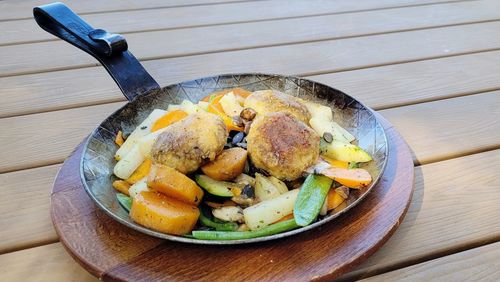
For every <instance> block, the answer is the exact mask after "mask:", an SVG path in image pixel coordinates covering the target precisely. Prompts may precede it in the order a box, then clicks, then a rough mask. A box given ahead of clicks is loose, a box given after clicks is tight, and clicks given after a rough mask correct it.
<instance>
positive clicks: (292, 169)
mask: <svg viewBox="0 0 500 282" xmlns="http://www.w3.org/2000/svg"><path fill="white" fill-rule="evenodd" d="M319 140H320V137H319V136H318V134H317V133H316V132H315V131H314V130H313V129H311V128H310V127H309V126H307V125H306V124H305V123H303V122H302V121H300V120H298V119H297V118H295V117H294V116H293V115H291V114H289V113H285V112H274V113H267V114H263V115H262V114H259V115H258V116H257V118H256V119H255V120H254V122H253V123H252V127H251V128H250V132H249V133H248V136H247V146H248V154H249V156H250V158H251V160H252V162H253V163H254V165H255V166H256V167H257V168H260V169H264V170H266V171H267V172H269V173H270V174H271V175H273V176H275V177H277V178H279V179H282V180H294V179H296V178H298V177H300V176H301V174H302V171H303V170H305V169H306V168H307V167H309V166H311V165H312V164H314V163H315V162H316V160H317V159H318V156H319Z"/></svg>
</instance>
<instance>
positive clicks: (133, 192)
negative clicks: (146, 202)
mask: <svg viewBox="0 0 500 282" xmlns="http://www.w3.org/2000/svg"><path fill="white" fill-rule="evenodd" d="M142 191H149V187H148V184H147V177H144V178H143V179H141V180H139V181H137V182H136V183H135V184H134V185H132V186H130V188H129V189H128V195H130V197H132V199H133V198H135V197H136V196H137V195H138V194H139V193H141V192H142Z"/></svg>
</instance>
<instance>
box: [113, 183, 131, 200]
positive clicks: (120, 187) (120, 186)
mask: <svg viewBox="0 0 500 282" xmlns="http://www.w3.org/2000/svg"><path fill="white" fill-rule="evenodd" d="M113 188H115V189H116V190H117V191H118V192H120V193H123V194H125V195H127V196H130V195H129V193H128V189H129V188H130V184H129V183H128V182H127V181H124V180H115V181H113Z"/></svg>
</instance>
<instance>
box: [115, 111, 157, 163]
mask: <svg viewBox="0 0 500 282" xmlns="http://www.w3.org/2000/svg"><path fill="white" fill-rule="evenodd" d="M165 113H166V111H164V110H160V109H154V110H153V111H152V112H151V113H150V114H149V116H148V117H147V118H146V119H145V120H144V121H143V122H141V124H139V126H137V127H136V128H135V129H134V131H132V133H130V135H129V137H128V138H127V140H125V142H124V143H123V144H122V145H121V147H120V148H119V149H118V150H117V151H116V154H115V158H116V159H117V160H121V159H123V158H124V157H125V156H126V155H127V154H128V153H129V152H130V151H131V150H132V149H133V147H134V146H135V145H136V143H137V142H138V141H139V139H141V138H142V137H143V136H145V135H147V134H149V133H151V126H153V124H154V123H155V121H156V120H157V119H159V118H160V117H162V116H163V115H165Z"/></svg>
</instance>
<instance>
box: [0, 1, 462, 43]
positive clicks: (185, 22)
mask: <svg viewBox="0 0 500 282" xmlns="http://www.w3.org/2000/svg"><path fill="white" fill-rule="evenodd" d="M444 2H452V0H420V1H419V0H364V1H363V2H362V3H361V4H360V2H358V1H350V0H338V1H328V0H316V1H306V2H304V1H301V0H291V1H290V0H277V1H253V2H240V3H227V4H221V5H216V6H210V7H206V6H190V7H177V8H166V9H148V10H137V11H124V12H115V13H102V14H90V15H85V16H84V17H83V18H84V19H85V20H86V21H87V22H89V23H90V24H91V25H92V26H94V27H96V28H104V29H106V30H109V31H112V32H119V33H130V32H139V31H146V30H159V29H173V28H185V27H193V26H204V25H216V24H227V23H234V22H247V21H260V20H268V19H279V18H289V17H302V16H311V15H320V14H330V13H345V12H352V11H359V10H369V9H381V8H391V7H401V6H408V5H423V4H426V3H444ZM208 9H209V10H208ZM207 11H210V12H209V13H207ZM193 15H196V16H193ZM0 30H2V37H0V45H5V44H19V43H26V42H34V41H40V40H55V39H54V36H52V35H50V34H48V33H47V32H45V31H43V30H42V29H40V28H39V27H38V25H37V24H36V22H35V21H34V20H33V19H26V20H16V21H3V22H0Z"/></svg>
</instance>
